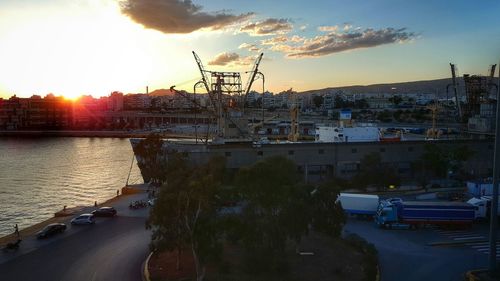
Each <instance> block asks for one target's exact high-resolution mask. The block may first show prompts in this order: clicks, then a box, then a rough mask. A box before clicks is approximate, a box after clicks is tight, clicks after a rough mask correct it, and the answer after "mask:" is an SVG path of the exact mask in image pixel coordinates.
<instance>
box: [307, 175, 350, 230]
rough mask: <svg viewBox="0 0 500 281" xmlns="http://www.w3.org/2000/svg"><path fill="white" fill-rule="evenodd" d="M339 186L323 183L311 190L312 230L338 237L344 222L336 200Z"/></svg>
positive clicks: (344, 218)
mask: <svg viewBox="0 0 500 281" xmlns="http://www.w3.org/2000/svg"><path fill="white" fill-rule="evenodd" d="M339 194H340V188H339V187H338V186H336V185H334V184H333V183H324V184H322V185H320V186H318V187H317V188H316V189H315V190H314V191H312V192H311V197H312V204H311V206H312V207H313V208H312V209H313V210H312V226H313V228H314V230H316V231H318V232H321V233H324V234H326V235H328V236H331V237H339V236H340V233H341V232H342V228H343V226H344V224H345V222H346V217H345V212H344V210H343V209H342V206H341V205H340V204H339V203H338V202H337V198H338V196H339Z"/></svg>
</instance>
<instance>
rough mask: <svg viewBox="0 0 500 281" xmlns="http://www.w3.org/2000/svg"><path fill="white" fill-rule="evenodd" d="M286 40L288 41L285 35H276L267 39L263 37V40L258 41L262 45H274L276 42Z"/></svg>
mask: <svg viewBox="0 0 500 281" xmlns="http://www.w3.org/2000/svg"><path fill="white" fill-rule="evenodd" d="M288 41H289V39H288V37H286V36H276V37H272V38H269V39H264V40H262V41H260V43H261V44H262V45H276V44H279V43H285V42H288Z"/></svg>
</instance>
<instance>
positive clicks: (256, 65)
mask: <svg viewBox="0 0 500 281" xmlns="http://www.w3.org/2000/svg"><path fill="white" fill-rule="evenodd" d="M263 56H264V53H260V55H259V56H258V57H257V59H256V60H255V63H254V65H253V69H252V71H251V72H252V73H251V74H250V79H249V80H248V81H247V84H246V86H245V97H244V101H246V100H247V95H248V93H249V92H250V89H251V88H252V84H253V81H254V80H255V76H256V75H257V73H258V72H259V64H260V61H261V60H262V57H263Z"/></svg>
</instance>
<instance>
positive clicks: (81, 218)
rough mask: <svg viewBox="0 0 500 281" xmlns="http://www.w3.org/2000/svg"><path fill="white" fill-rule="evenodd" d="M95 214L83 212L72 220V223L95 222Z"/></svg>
mask: <svg viewBox="0 0 500 281" xmlns="http://www.w3.org/2000/svg"><path fill="white" fill-rule="evenodd" d="M94 223H95V220H94V215H92V214H81V215H79V216H78V217H76V218H74V219H72V220H71V224H94Z"/></svg>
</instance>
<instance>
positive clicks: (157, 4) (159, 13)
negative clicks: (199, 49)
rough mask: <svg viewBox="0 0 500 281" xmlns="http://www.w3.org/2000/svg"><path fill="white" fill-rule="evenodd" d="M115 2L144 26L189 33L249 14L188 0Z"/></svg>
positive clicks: (240, 19)
mask: <svg viewBox="0 0 500 281" xmlns="http://www.w3.org/2000/svg"><path fill="white" fill-rule="evenodd" d="M119 3H120V7H121V12H122V13H123V14H125V15H127V16H128V17H130V18H131V19H132V20H134V21H135V22H137V23H139V24H142V25H143V26H144V27H146V28H151V29H156V30H158V31H161V32H163V33H191V32H193V31H196V30H199V29H202V28H206V29H209V30H220V29H224V28H225V27H228V26H231V25H234V24H237V23H240V22H243V21H245V20H248V19H249V18H250V17H251V16H252V15H253V13H246V14H240V15H233V14H228V13H226V12H224V11H219V12H214V13H207V12H203V11H202V6H199V5H195V4H193V2H192V1H191V0H124V1H120V2H119Z"/></svg>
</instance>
